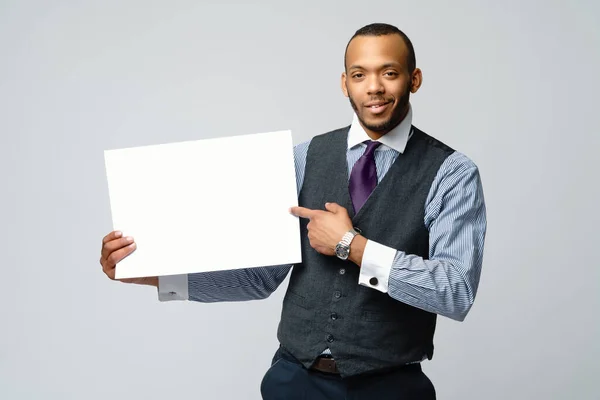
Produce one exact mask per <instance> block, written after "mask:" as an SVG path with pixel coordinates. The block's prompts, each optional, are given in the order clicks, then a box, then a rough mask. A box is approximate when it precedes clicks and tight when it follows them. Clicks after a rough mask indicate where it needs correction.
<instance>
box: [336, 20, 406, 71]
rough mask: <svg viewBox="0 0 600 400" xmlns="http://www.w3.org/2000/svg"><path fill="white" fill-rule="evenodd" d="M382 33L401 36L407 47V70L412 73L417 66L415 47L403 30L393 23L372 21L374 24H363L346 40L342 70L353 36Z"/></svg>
mask: <svg viewBox="0 0 600 400" xmlns="http://www.w3.org/2000/svg"><path fill="white" fill-rule="evenodd" d="M384 35H400V37H401V38H402V41H403V42H404V44H405V45H406V48H407V49H408V54H407V56H406V64H407V66H408V72H409V73H411V74H412V73H413V71H414V70H415V68H416V66H417V60H416V57H415V49H414V47H413V45H412V42H411V41H410V39H409V38H408V36H406V35H405V34H404V32H402V31H401V30H400V29H398V28H396V27H395V26H394V25H390V24H383V23H374V24H369V25H365V26H363V27H362V28H360V29H359V30H357V31H356V32H355V33H354V35H353V36H352V37H351V38H350V40H349V41H348V44H347V45H346V50H345V51H344V70H345V69H346V54H347V53H348V46H350V42H352V40H353V39H354V38H355V37H357V36H384Z"/></svg>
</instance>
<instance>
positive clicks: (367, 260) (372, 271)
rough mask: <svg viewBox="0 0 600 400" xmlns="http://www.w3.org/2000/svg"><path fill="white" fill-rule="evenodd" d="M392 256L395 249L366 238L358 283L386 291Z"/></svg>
mask: <svg viewBox="0 0 600 400" xmlns="http://www.w3.org/2000/svg"><path fill="white" fill-rule="evenodd" d="M394 257H396V250H395V249H392V248H391V247H387V246H384V245H382V244H379V243H377V242H374V241H372V240H367V244H366V245H365V250H364V253H363V259H362V264H361V266H360V275H359V276H358V284H359V285H363V286H367V287H370V288H373V289H375V290H379V291H380V292H383V293H387V291H388V281H389V278H390V271H391V269H392V264H393V263H394Z"/></svg>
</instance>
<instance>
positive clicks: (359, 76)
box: [352, 72, 364, 79]
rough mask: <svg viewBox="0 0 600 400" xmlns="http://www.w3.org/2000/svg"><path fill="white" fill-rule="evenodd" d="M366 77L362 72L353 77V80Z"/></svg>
mask: <svg viewBox="0 0 600 400" xmlns="http://www.w3.org/2000/svg"><path fill="white" fill-rule="evenodd" d="M363 76H364V74H361V73H360V72H357V73H356V74H353V75H352V78H354V79H360V78H362V77H363Z"/></svg>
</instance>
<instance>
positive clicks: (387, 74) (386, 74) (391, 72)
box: [384, 71, 398, 76]
mask: <svg viewBox="0 0 600 400" xmlns="http://www.w3.org/2000/svg"><path fill="white" fill-rule="evenodd" d="M384 75H385V76H398V73H397V72H394V71H388V72H386V73H385V74H384Z"/></svg>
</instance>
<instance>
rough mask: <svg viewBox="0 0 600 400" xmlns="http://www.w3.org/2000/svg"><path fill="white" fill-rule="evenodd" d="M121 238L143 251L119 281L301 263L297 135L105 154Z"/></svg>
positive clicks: (121, 266) (124, 265) (119, 273)
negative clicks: (292, 210)
mask: <svg viewBox="0 0 600 400" xmlns="http://www.w3.org/2000/svg"><path fill="white" fill-rule="evenodd" d="M104 159H105V166H106V175H107V180H108V191H109V196H110V207H111V211H112V220H113V228H114V230H120V231H122V232H123V235H124V236H132V237H133V238H134V240H135V242H136V244H137V249H136V251H135V252H134V253H133V254H131V255H130V256H129V257H127V258H125V259H124V260H122V261H121V262H120V263H118V264H117V268H116V278H117V279H123V278H136V277H144V276H162V275H177V274H186V273H195V272H203V271H216V270H227V269H237V268H252V267H259V266H268V265H279V264H293V263H298V262H300V261H301V254H300V229H299V221H298V218H296V217H294V216H293V215H291V214H290V213H289V208H290V207H292V206H296V205H297V204H298V194H297V190H296V174H295V168H294V155H293V142H292V135H291V131H279V132H270V133H260V134H252V135H243V136H233V137H227V138H217V139H206V140H197V141H188V142H180V143H170V144H161V145H152V146H143V147H134V148H127V149H117V150H106V151H105V152H104Z"/></svg>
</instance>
